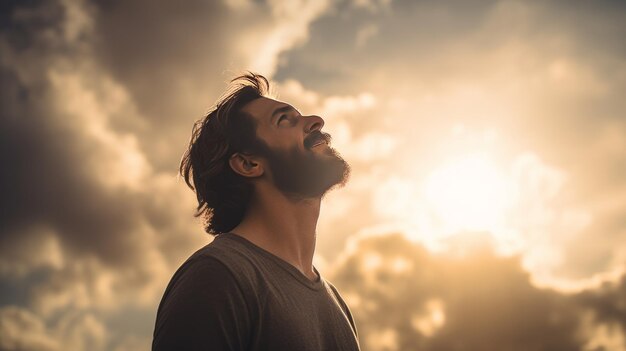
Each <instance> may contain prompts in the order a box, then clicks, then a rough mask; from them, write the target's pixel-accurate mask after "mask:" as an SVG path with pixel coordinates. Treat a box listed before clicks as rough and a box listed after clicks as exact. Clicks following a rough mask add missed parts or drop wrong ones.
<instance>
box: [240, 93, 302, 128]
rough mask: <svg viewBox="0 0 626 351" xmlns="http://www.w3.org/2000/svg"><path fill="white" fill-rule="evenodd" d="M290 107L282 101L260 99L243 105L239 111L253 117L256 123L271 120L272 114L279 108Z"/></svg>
mask: <svg viewBox="0 0 626 351" xmlns="http://www.w3.org/2000/svg"><path fill="white" fill-rule="evenodd" d="M288 106H290V105H289V104H287V103H284V102H282V101H277V100H274V99H270V98H266V97H260V98H258V99H255V100H252V101H250V102H249V103H247V104H245V105H244V106H243V107H242V108H241V111H243V112H245V113H247V114H249V115H251V116H253V117H254V118H255V119H256V120H257V121H258V122H264V121H265V122H266V121H269V120H270V119H271V118H272V113H273V112H274V111H275V110H276V109H279V108H281V107H288Z"/></svg>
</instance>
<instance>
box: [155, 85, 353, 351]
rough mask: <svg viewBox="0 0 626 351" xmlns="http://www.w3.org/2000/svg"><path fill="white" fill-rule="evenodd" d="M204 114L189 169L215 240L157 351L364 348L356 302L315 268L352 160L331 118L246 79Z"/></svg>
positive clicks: (190, 263)
mask: <svg viewBox="0 0 626 351" xmlns="http://www.w3.org/2000/svg"><path fill="white" fill-rule="evenodd" d="M231 83H233V84H232V86H231V90H230V92H229V93H228V94H227V95H226V96H225V97H224V98H222V99H221V100H220V101H218V103H217V105H216V107H215V109H214V110H213V111H211V112H210V113H209V114H208V115H207V116H206V117H205V118H204V119H202V120H200V121H198V122H196V124H195V125H194V128H193V131H192V138H191V142H190V144H189V148H188V150H187V151H186V153H185V155H184V156H183V160H182V162H181V166H180V172H181V174H182V175H183V176H184V178H185V181H186V183H187V185H188V186H189V187H190V188H191V189H193V190H194V191H195V193H196V196H197V199H198V207H197V213H196V216H202V217H203V218H204V220H205V230H206V232H208V233H209V234H212V235H215V239H214V240H213V241H212V242H211V243H210V244H208V245H207V246H205V247H203V248H202V249H200V250H198V251H197V252H196V253H194V254H193V255H192V256H191V257H190V258H189V259H187V261H186V262H185V263H184V264H183V265H182V266H181V267H180V268H179V269H178V271H177V272H176V273H175V274H174V276H173V277H172V280H171V281H170V283H169V285H168V286H167V289H166V290H165V293H164V295H163V298H162V300H161V303H160V305H159V309H158V312H157V320H156V326H155V330H154V339H153V343H152V348H153V350H277V351H280V350H290V351H295V350H297V351H307V350H311V351H313V350H315V351H319V350H359V345H358V341H357V331H356V327H355V325H354V320H353V318H352V315H351V314H350V310H349V309H348V306H347V305H346V304H345V302H344V301H343V299H342V298H341V296H340V295H339V293H338V292H337V289H336V288H335V287H334V286H333V285H331V284H330V283H329V282H328V281H326V280H325V279H324V278H323V277H322V276H321V275H320V274H319V272H318V271H317V269H316V268H315V267H314V266H313V264H312V260H313V254H314V251H315V241H316V226H317V219H318V217H319V211H320V203H321V199H322V196H323V195H324V194H325V193H326V192H327V191H328V190H330V189H331V188H333V187H335V186H341V185H343V184H345V182H346V181H347V178H348V174H349V167H348V164H347V163H346V162H345V161H344V160H343V159H342V158H341V157H340V156H339V155H338V154H337V153H336V152H335V150H334V149H332V148H331V147H330V145H329V144H330V135H328V134H326V133H323V132H322V127H323V126H324V120H323V119H322V118H321V117H319V116H303V115H301V114H300V113H299V112H298V110H297V109H295V108H294V107H293V106H291V105H289V104H287V103H284V102H280V101H276V100H273V99H270V98H268V97H266V96H267V92H268V90H269V83H268V81H267V80H266V79H265V78H264V77H263V76H261V75H257V74H253V73H248V74H245V75H243V76H240V77H238V78H235V79H234V80H233V81H232V82H231Z"/></svg>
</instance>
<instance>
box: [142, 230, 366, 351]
mask: <svg viewBox="0 0 626 351" xmlns="http://www.w3.org/2000/svg"><path fill="white" fill-rule="evenodd" d="M315 272H316V273H317V270H316V271H315ZM318 276H319V273H318ZM152 349H153V350H276V351H280V350H289V351H293V350H298V351H309V350H310V351H314V350H315V351H320V350H333V351H335V350H336V351H341V350H347V351H354V350H359V345H358V341H357V332H356V327H355V325H354V320H353V319H352V315H351V314H350V310H349V309H348V306H347V305H346V304H345V302H344V301H343V299H342V298H341V296H340V295H339V293H338V292H337V290H336V289H335V287H334V286H333V285H331V284H330V283H329V282H327V281H326V280H325V279H324V278H322V277H321V276H319V279H318V280H317V281H312V280H310V279H308V278H307V277H306V276H305V275H303V274H302V273H301V272H300V271H298V269H296V268H295V267H294V266H292V265H290V264H289V263H287V262H286V261H284V260H282V259H280V258H279V257H277V256H275V255H273V254H271V253H270V252H268V251H265V250H263V249H262V248H260V247H258V246H256V245H254V244H253V243H251V242H250V241H248V240H246V239H244V238H242V237H240V236H238V235H235V234H222V235H219V236H217V237H216V238H215V240H214V241H213V242H212V243H210V244H209V245H207V246H205V247H203V248H202V249H200V250H198V251H197V252H196V253H194V254H193V255H192V256H191V257H190V258H189V259H188V260H187V261H186V262H185V263H184V264H183V265H182V266H181V267H180V268H179V269H178V271H177V272H176V273H175V274H174V276H173V277H172V280H171V281H170V283H169V285H168V286H167V289H166V290H165V294H164V295H163V299H162V300H161V304H160V305H159V310H158V312H157V320H156V326H155V330H154V339H153V342H152Z"/></svg>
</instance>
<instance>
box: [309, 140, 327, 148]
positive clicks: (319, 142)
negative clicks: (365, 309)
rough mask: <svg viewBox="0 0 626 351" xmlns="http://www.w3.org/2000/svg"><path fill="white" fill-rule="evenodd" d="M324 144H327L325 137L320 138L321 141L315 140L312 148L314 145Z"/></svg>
mask: <svg viewBox="0 0 626 351" xmlns="http://www.w3.org/2000/svg"><path fill="white" fill-rule="evenodd" d="M323 144H326V140H324V139H322V140H319V141H317V142H315V144H313V145H312V146H311V149H312V148H314V147H317V146H320V145H323Z"/></svg>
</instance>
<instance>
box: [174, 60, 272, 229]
mask: <svg viewBox="0 0 626 351" xmlns="http://www.w3.org/2000/svg"><path fill="white" fill-rule="evenodd" d="M269 89H270V86H269V82H268V80H267V79H266V78H265V77H263V76H262V75H260V74H255V73H252V72H248V73H246V74H243V75H241V76H239V77H236V78H234V79H233V80H231V86H230V88H229V90H228V91H227V92H226V93H225V94H224V95H223V96H222V97H221V98H220V99H219V100H218V102H217V103H216V105H215V107H214V108H213V110H211V111H210V112H209V113H208V114H207V115H206V116H204V117H203V118H202V119H200V120H198V121H196V122H195V123H194V125H193V129H192V132H191V140H190V141H189V146H188V148H187V150H186V151H185V154H184V155H183V157H182V160H181V163H180V168H179V171H180V174H181V175H182V176H183V177H184V179H185V183H186V184H187V186H189V188H191V189H192V190H193V191H194V192H195V193H196V197H197V199H198V207H197V208H196V212H195V214H194V215H195V217H202V219H203V222H204V223H203V224H204V230H205V231H206V232H207V233H209V234H212V235H217V234H219V233H226V232H229V231H230V230H232V229H233V228H235V227H236V226H237V225H238V224H239V223H240V222H241V220H242V219H243V216H244V214H245V211H246V209H247V206H248V203H249V201H250V197H251V195H252V184H250V182H249V181H248V180H247V179H245V178H244V177H243V176H241V175H239V174H237V173H235V172H234V171H233V170H232V168H231V167H230V164H229V158H230V157H231V155H233V154H234V153H235V152H242V153H252V152H254V151H255V150H259V149H262V148H264V146H265V144H264V143H263V142H261V141H260V140H259V139H258V138H257V136H256V121H255V120H254V118H253V117H252V116H250V115H248V114H246V113H244V112H242V111H241V108H242V107H243V106H244V105H245V104H247V103H249V102H251V101H252V100H255V99H257V98H259V97H263V96H267V95H268V94H269Z"/></svg>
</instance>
